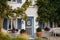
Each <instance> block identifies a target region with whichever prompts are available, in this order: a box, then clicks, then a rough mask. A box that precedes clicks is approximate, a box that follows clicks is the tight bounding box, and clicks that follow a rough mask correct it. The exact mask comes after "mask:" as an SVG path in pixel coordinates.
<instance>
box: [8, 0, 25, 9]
mask: <svg viewBox="0 0 60 40" xmlns="http://www.w3.org/2000/svg"><path fill="white" fill-rule="evenodd" d="M25 1H26V0H22V3H17V2H9V1H8V2H7V3H8V5H9V6H11V7H12V9H15V8H17V7H20V8H21V6H22V5H23V4H24V3H25Z"/></svg>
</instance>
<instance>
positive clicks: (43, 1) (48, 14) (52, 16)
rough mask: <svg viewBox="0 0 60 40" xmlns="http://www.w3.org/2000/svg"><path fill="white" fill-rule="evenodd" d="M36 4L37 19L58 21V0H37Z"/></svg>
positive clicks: (59, 16)
mask: <svg viewBox="0 0 60 40" xmlns="http://www.w3.org/2000/svg"><path fill="white" fill-rule="evenodd" d="M36 5H37V6H38V11H37V14H38V20H39V21H42V22H58V20H59V19H60V15H59V13H58V11H57V10H58V8H60V7H58V6H57V5H59V6H60V1H58V0H37V2H36Z"/></svg>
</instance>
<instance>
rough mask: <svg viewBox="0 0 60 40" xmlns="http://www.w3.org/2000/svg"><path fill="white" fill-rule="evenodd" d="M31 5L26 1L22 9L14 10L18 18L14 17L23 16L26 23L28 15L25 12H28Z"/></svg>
mask: <svg viewBox="0 0 60 40" xmlns="http://www.w3.org/2000/svg"><path fill="white" fill-rule="evenodd" d="M30 5H31V2H30V1H25V3H24V4H23V5H22V7H21V8H19V7H18V8H17V9H14V10H13V13H16V16H14V17H15V18H16V17H17V16H21V18H22V19H23V20H25V21H26V20H27V15H26V13H25V11H26V10H27V8H28V7H29V6H30Z"/></svg>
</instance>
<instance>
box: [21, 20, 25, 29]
mask: <svg viewBox="0 0 60 40" xmlns="http://www.w3.org/2000/svg"><path fill="white" fill-rule="evenodd" d="M22 29H25V21H24V20H22Z"/></svg>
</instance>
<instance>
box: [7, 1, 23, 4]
mask: <svg viewBox="0 0 60 40" xmlns="http://www.w3.org/2000/svg"><path fill="white" fill-rule="evenodd" d="M7 3H10V4H17V2H11V1H8V2H7ZM18 4H22V3H18Z"/></svg>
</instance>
